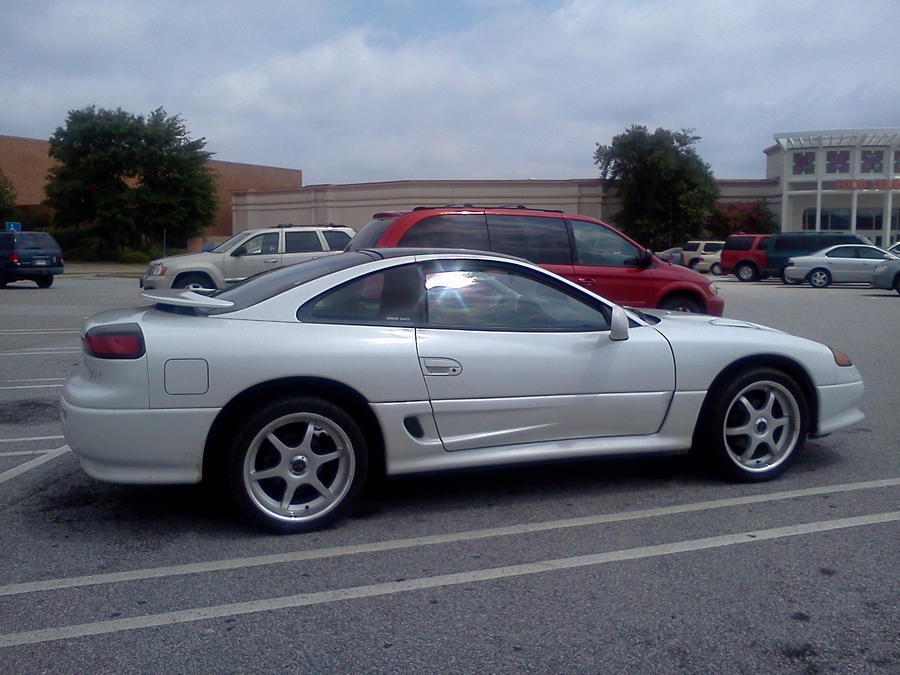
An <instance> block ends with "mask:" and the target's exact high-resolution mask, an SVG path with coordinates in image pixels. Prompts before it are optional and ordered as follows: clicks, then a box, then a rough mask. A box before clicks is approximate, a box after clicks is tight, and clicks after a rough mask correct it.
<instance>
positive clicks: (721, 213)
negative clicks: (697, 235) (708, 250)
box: [706, 199, 778, 239]
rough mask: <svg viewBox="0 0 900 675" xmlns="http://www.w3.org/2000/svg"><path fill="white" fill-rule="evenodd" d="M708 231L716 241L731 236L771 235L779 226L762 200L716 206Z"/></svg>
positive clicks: (767, 205)
mask: <svg viewBox="0 0 900 675" xmlns="http://www.w3.org/2000/svg"><path fill="white" fill-rule="evenodd" d="M706 229H707V230H708V231H709V234H710V236H711V237H713V238H714V239H725V238H726V237H727V236H728V235H730V234H741V233H743V234H757V233H758V234H769V233H772V232H776V231H777V230H778V224H777V221H776V220H775V214H774V213H773V212H772V209H771V208H770V207H769V204H768V202H767V201H766V200H765V199H760V200H757V201H755V202H722V203H720V204H718V205H716V209H715V211H714V212H713V215H712V218H711V219H710V221H709V223H708V224H707V227H706Z"/></svg>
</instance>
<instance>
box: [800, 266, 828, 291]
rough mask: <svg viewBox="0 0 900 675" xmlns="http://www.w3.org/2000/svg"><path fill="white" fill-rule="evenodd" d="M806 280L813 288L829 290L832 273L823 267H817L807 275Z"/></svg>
mask: <svg viewBox="0 0 900 675" xmlns="http://www.w3.org/2000/svg"><path fill="white" fill-rule="evenodd" d="M806 280H807V281H808V282H809V285H810V286H812V287H813V288H828V286H830V285H831V273H830V272H829V271H828V270H826V269H824V268H822V267H817V268H816V269H814V270H813V271H812V272H810V273H809V275H807V277H806Z"/></svg>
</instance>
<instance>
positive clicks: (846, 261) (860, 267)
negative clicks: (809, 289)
mask: <svg viewBox="0 0 900 675" xmlns="http://www.w3.org/2000/svg"><path fill="white" fill-rule="evenodd" d="M895 258H896V256H894V255H893V254H891V253H888V252H887V251H885V250H884V249H880V248H878V247H877V246H867V245H863V244H855V245H852V244H841V245H839V246H829V247H828V248H823V249H822V250H821V251H816V252H815V253H812V254H810V255H803V256H797V257H796V258H790V259H789V260H788V263H787V267H785V269H784V277H785V280H786V281H788V282H791V283H800V282H801V281H808V282H809V285H810V286H813V287H815V288H825V287H826V286H829V285H831V284H833V283H854V282H855V283H859V282H865V283H872V275H873V273H874V272H875V268H876V267H877V266H878V265H879V263H881V262H883V261H884V260H892V259H895Z"/></svg>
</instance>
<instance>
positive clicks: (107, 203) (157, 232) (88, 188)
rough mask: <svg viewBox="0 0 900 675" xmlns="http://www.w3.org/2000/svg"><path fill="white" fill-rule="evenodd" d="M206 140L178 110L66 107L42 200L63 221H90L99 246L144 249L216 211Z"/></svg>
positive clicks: (204, 222) (53, 140)
mask: <svg viewBox="0 0 900 675" xmlns="http://www.w3.org/2000/svg"><path fill="white" fill-rule="evenodd" d="M205 146H206V140H205V139H202V138H201V139H196V140H192V139H191V138H190V137H189V135H188V131H187V129H186V127H185V125H184V122H183V121H182V120H181V118H180V117H179V116H178V115H174V116H171V117H169V116H167V115H166V111H165V110H163V109H162V108H157V109H156V110H154V111H153V112H151V113H150V114H149V115H148V116H147V117H146V118H144V117H143V116H140V115H137V116H136V115H132V114H131V113H128V112H125V111H124V110H122V109H121V108H118V109H116V110H105V109H102V108H100V109H97V108H96V107H94V106H90V107H87V108H82V109H80V110H73V111H70V112H69V116H68V119H67V121H66V126H65V128H63V127H59V128H58V129H57V130H56V131H55V132H54V133H53V135H52V136H51V137H50V156H51V157H52V158H54V159H56V160H57V161H58V162H59V164H58V165H56V166H54V167H53V168H52V169H51V170H50V175H49V176H48V182H47V185H46V188H45V190H46V193H47V203H48V204H49V205H50V206H52V207H53V208H54V209H55V211H56V213H55V221H56V224H57V225H58V226H62V227H84V226H88V227H93V228H94V232H95V235H97V240H98V242H99V243H100V245H101V246H102V248H103V249H105V252H106V253H108V254H109V253H114V252H116V251H119V250H122V249H125V248H135V249H140V248H145V247H146V246H147V245H148V244H150V243H152V242H159V241H160V240H161V239H162V238H163V232H164V231H165V233H166V235H167V236H168V237H169V238H170V239H172V240H176V241H177V240H179V239H182V240H183V239H185V238H187V237H190V236H194V235H197V234H200V233H201V232H202V231H203V229H204V228H205V227H207V226H209V225H211V224H212V223H213V221H214V218H215V213H216V207H217V199H216V186H215V178H214V174H213V172H212V170H211V169H210V168H209V167H208V165H207V160H208V159H209V157H210V156H211V153H209V152H206V151H204V149H203V148H204V147H205Z"/></svg>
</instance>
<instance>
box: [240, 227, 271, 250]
mask: <svg viewBox="0 0 900 675" xmlns="http://www.w3.org/2000/svg"><path fill="white" fill-rule="evenodd" d="M238 250H239V251H240V250H243V251H244V253H243V255H265V254H269V253H278V233H277V232H266V233H265V234H258V235H256V236H255V237H250V239H248V240H247V241H245V242H244V243H243V244H241V246H240V247H239V248H238Z"/></svg>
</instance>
